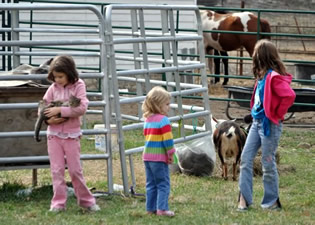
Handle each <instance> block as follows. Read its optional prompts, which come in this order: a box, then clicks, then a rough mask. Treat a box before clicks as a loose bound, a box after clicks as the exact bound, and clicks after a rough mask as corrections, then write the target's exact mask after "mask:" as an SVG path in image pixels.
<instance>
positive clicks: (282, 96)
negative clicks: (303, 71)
mask: <svg viewBox="0 0 315 225" xmlns="http://www.w3.org/2000/svg"><path fill="white" fill-rule="evenodd" d="M291 81H292V75H291V74H287V75H286V76H283V75H280V74H279V73H277V72H275V71H272V72H271V74H268V76H267V78H266V83H265V91H264V102H263V105H264V110H265V114H266V116H267V118H268V119H269V120H270V121H272V122H273V123H275V124H277V125H278V124H279V120H284V116H285V114H286V113H287V112H288V109H289V108H290V107H291V106H292V105H293V103H294V100H295V96H296V95H295V92H294V90H293V89H292V88H291V87H290V83H291ZM256 88H257V82H256V84H255V88H254V91H253V95H252V98H251V104H250V107H251V108H252V107H253V105H254V99H255V92H256Z"/></svg>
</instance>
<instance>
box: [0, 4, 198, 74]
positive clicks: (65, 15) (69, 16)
mask: <svg viewBox="0 0 315 225" xmlns="http://www.w3.org/2000/svg"><path fill="white" fill-rule="evenodd" d="M77 2H82V3H89V4H91V3H90V1H86V0H77ZM93 3H102V4H110V3H116V4H117V3H123V4H153V5H162V4H168V5H195V0H182V1H177V0H174V1H170V0H168V1H165V0H164V1H163V0H158V1H151V0H143V1H140V2H139V1H134V0H119V1H116V0H111V1H100V0H99V1H93ZM41 4H42V3H41ZM97 7H99V8H100V9H101V6H97ZM144 16H145V25H146V27H152V28H157V29H159V28H161V27H160V23H159V21H160V20H161V18H160V14H159V13H157V12H155V11H154V10H152V11H146V13H145V15H144ZM32 17H33V22H34V23H44V24H42V25H39V24H34V25H33V27H41V28H51V29H54V28H70V26H59V25H58V26H57V25H45V23H55V24H58V23H62V24H65V23H66V24H76V25H78V24H80V25H81V24H83V25H86V26H87V29H89V27H88V26H96V25H97V23H98V19H97V17H96V16H95V15H94V14H93V13H92V12H90V11H83V10H82V11H71V10H68V11H67V10H65V11H59V12H58V11H54V12H53V13H48V12H47V11H35V10H34V11H33V15H32ZM175 17H176V13H175ZM30 18H31V15H30V12H29V11H21V12H20V21H24V22H23V23H20V27H30V25H29V24H28V22H26V21H30ZM112 19H113V26H131V18H130V16H128V15H126V14H125V12H124V11H123V10H117V11H115V12H114V13H113V17H112ZM25 22H26V23H25ZM195 23H196V21H195V17H194V14H193V13H192V12H187V11H183V12H180V13H179V28H180V29H190V28H191V27H194V25H195ZM97 35H98V34H85V35H82V34H77V35H73V34H71V33H64V34H56V33H49V32H48V33H45V34H43V33H32V37H31V38H32V40H46V39H49V40H51V39H52V38H53V39H56V40H58V39H67V38H69V39H79V40H84V39H89V38H96V37H97ZM20 40H30V33H20ZM64 47H67V46H64ZM70 47H72V48H75V47H76V46H70ZM81 48H82V47H81ZM84 48H86V49H90V50H92V51H95V50H96V49H95V46H85V47H84ZM160 49H161V45H160V44H159V43H154V44H152V45H150V46H148V51H151V52H157V51H158V52H159V51H160ZM115 50H116V51H119V50H122V51H131V50H132V46H131V45H130V46H128V45H121V46H117V47H116V49H115ZM33 51H34V49H33ZM36 51H42V52H47V50H45V49H36ZM195 51H196V46H195V45H194V44H193V43H192V42H186V43H185V44H184V45H180V46H179V53H184V54H185V53H186V54H187V53H188V54H189V52H191V53H192V54H193V53H195ZM49 58H50V57H49V56H33V58H32V64H41V63H43V62H45V61H46V60H47V59H49ZM183 60H185V58H184V59H183ZM0 61H1V59H0ZM21 63H26V64H29V57H28V56H24V57H23V56H22V57H21ZM76 63H77V66H78V67H87V66H88V67H91V68H98V67H99V62H98V61H97V60H95V59H94V58H91V57H80V58H78V59H76ZM132 66H133V65H132V64H131V63H130V62H129V61H124V62H120V64H119V65H117V69H118V70H125V69H133V67H132Z"/></svg>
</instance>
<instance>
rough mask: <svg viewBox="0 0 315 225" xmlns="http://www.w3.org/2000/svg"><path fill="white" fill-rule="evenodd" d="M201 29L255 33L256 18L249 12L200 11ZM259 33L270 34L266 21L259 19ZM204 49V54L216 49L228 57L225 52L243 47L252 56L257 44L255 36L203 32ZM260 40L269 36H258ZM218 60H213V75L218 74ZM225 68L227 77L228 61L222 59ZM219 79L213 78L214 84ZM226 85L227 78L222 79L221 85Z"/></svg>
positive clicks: (210, 64) (210, 67) (210, 65)
mask: <svg viewBox="0 0 315 225" xmlns="http://www.w3.org/2000/svg"><path fill="white" fill-rule="evenodd" d="M200 14H201V20H202V28H203V30H204V31H209V30H224V31H240V32H241V31H243V32H257V22H258V19H257V16H256V15H254V14H253V13H250V12H238V13H221V12H220V13H218V12H214V11H211V10H200ZM260 32H264V33H270V32H271V29H270V25H269V23H268V21H267V20H264V19H260ZM203 37H204V47H205V52H206V54H211V53H210V51H212V49H216V50H217V51H219V53H220V54H214V55H223V56H228V54H227V51H232V50H237V49H238V48H240V47H244V48H245V49H246V51H247V52H248V53H249V55H250V56H252V54H253V52H254V47H255V44H256V42H257V35H245V34H228V33H209V32H204V33H203ZM260 38H266V39H270V37H269V36H260ZM211 60H212V59H211V58H209V59H208V65H209V70H210V71H212V61H211ZM220 60H221V59H220V58H215V59H214V61H215V74H220V69H219V67H220ZM222 61H223V64H224V67H225V75H228V59H222ZM219 81H220V78H219V77H216V78H215V83H217V82H219ZM227 83H228V78H225V79H224V83H223V85H225V84H227Z"/></svg>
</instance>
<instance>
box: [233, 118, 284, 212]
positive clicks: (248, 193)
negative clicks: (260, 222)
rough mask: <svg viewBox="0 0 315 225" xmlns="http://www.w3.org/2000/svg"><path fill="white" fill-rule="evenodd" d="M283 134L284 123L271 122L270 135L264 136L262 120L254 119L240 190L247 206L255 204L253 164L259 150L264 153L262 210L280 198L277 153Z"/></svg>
mask: <svg viewBox="0 0 315 225" xmlns="http://www.w3.org/2000/svg"><path fill="white" fill-rule="evenodd" d="M281 133H282V123H279V125H276V124H274V123H272V122H271V126H270V135H269V136H268V137H266V136H264V130H263V127H262V120H256V119H254V121H253V124H252V127H251V129H250V131H249V134H248V137H247V140H246V143H245V146H244V149H243V152H242V155H241V166H240V179H239V188H240V192H241V194H242V196H243V197H244V199H245V201H246V203H247V205H248V206H249V205H251V204H252V203H253V162H254V158H255V156H256V155H257V152H258V150H259V148H260V147H261V151H262V159H261V163H262V167H263V185H264V196H263V199H262V202H261V207H262V208H268V207H270V206H272V205H273V204H274V203H275V202H276V201H277V200H278V198H279V180H278V170H277V164H276V151H277V148H278V143H279V139H280V136H281Z"/></svg>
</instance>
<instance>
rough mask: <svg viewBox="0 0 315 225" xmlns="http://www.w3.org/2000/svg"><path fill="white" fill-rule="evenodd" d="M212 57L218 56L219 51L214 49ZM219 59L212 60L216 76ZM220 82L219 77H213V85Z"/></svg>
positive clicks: (218, 71) (218, 72) (218, 69)
mask: <svg viewBox="0 0 315 225" xmlns="http://www.w3.org/2000/svg"><path fill="white" fill-rule="evenodd" d="M214 55H215V56H219V55H220V54H219V51H218V50H216V49H214ZM220 60H221V59H220V58H214V59H213V61H214V74H216V75H220ZM218 82H220V77H215V78H214V83H215V84H216V83H218Z"/></svg>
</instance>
